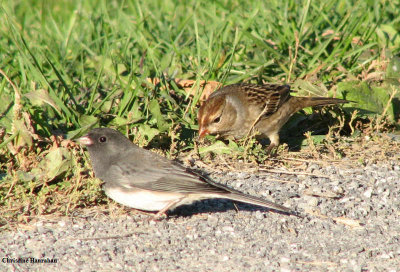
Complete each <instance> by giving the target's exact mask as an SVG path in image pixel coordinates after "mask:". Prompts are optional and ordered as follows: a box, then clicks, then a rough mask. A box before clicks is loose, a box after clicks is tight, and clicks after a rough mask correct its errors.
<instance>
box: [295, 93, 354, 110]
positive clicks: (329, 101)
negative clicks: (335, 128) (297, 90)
mask: <svg viewBox="0 0 400 272" xmlns="http://www.w3.org/2000/svg"><path fill="white" fill-rule="evenodd" d="M290 100H291V101H290V102H291V104H292V105H294V107H292V108H293V110H294V111H293V113H294V112H297V111H299V110H301V109H302V108H306V107H314V106H325V105H335V104H344V103H349V102H352V101H348V100H344V99H339V98H332V97H298V96H292V97H291V99H290Z"/></svg>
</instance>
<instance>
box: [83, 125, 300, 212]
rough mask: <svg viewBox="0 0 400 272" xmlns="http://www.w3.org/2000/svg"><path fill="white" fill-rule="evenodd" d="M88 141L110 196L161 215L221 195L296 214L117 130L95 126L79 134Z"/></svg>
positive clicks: (94, 167)
mask: <svg viewBox="0 0 400 272" xmlns="http://www.w3.org/2000/svg"><path fill="white" fill-rule="evenodd" d="M79 142H80V143H81V144H83V145H85V146H86V147H87V150H88V151H89V157H90V160H91V162H92V166H93V170H94V173H95V176H96V177H97V178H99V179H101V180H102V181H103V182H104V183H103V189H104V191H105V193H106V195H107V196H108V197H110V198H111V199H113V200H114V201H116V202H118V203H120V204H122V205H125V206H128V207H131V208H135V209H138V210H144V211H158V212H157V214H156V217H160V216H162V215H165V214H166V212H167V211H168V210H172V209H174V208H176V207H177V206H180V205H183V204H190V203H192V202H194V201H197V200H202V199H206V198H225V199H231V200H234V201H239V202H245V203H249V204H253V205H258V206H262V207H266V208H268V209H272V210H276V211H279V212H283V213H286V214H293V215H296V212H294V211H291V210H290V209H289V208H287V207H284V206H281V205H279V204H275V203H273V202H271V201H268V200H265V199H261V198H258V197H254V196H251V195H246V194H243V193H241V192H239V191H236V190H234V189H231V188H229V187H227V186H224V185H221V184H218V183H216V182H213V181H211V180H210V179H207V178H205V177H204V176H201V175H200V174H198V173H195V172H192V171H190V170H189V169H187V168H185V167H184V166H182V165H181V164H179V163H177V162H175V161H171V160H168V159H166V158H164V157H162V156H161V155H158V154H156V153H154V152H151V151H148V150H146V149H143V148H140V147H138V146H137V145H135V144H133V143H132V142H131V141H130V140H129V139H128V138H126V137H125V136H124V135H123V134H122V133H120V132H118V131H117V130H113V129H110V128H96V129H93V130H92V131H90V132H89V133H88V134H87V135H85V136H83V137H81V138H79Z"/></svg>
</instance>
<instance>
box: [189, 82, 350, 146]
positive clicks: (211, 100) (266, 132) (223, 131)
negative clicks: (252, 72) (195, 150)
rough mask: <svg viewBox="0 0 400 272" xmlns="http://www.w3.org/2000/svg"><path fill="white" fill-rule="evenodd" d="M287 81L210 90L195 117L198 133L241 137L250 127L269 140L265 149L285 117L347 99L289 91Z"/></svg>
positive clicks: (275, 140) (275, 138)
mask: <svg viewBox="0 0 400 272" xmlns="http://www.w3.org/2000/svg"><path fill="white" fill-rule="evenodd" d="M290 92H291V90H290V86H289V85H278V84H263V85H256V84H247V83H239V84H233V85H228V86H225V87H223V88H221V89H219V90H217V91H215V92H213V93H212V94H211V95H210V96H209V97H208V99H207V100H206V101H205V102H204V103H203V104H202V105H201V107H200V109H199V112H198V115H197V118H198V122H199V136H200V138H202V137H204V136H205V135H207V134H213V135H219V136H221V137H223V138H235V139H240V138H243V137H245V136H247V135H249V133H250V132H251V130H252V129H253V128H254V129H255V131H258V132H259V133H260V134H261V135H260V136H261V137H264V138H266V137H267V138H269V139H270V141H271V144H270V146H269V147H268V150H269V151H270V150H271V149H272V148H274V147H277V146H278V145H279V131H280V129H281V128H282V126H283V125H284V124H285V123H286V122H287V121H288V119H289V118H290V117H291V116H292V115H293V114H294V113H296V112H297V111H299V110H301V109H302V108H305V107H312V106H322V105H330V104H339V103H347V102H350V101H347V100H344V99H338V98H330V97H297V96H291V95H290Z"/></svg>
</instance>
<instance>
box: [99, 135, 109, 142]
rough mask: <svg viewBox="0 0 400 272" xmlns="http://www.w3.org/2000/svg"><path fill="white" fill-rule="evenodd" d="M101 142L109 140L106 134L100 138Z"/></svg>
mask: <svg viewBox="0 0 400 272" xmlns="http://www.w3.org/2000/svg"><path fill="white" fill-rule="evenodd" d="M99 142H100V143H105V142H107V138H106V137H105V136H101V137H100V138H99Z"/></svg>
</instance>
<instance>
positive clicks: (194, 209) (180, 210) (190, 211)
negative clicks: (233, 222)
mask: <svg viewBox="0 0 400 272" xmlns="http://www.w3.org/2000/svg"><path fill="white" fill-rule="evenodd" d="M234 203H235V204H236V206H237V208H238V212H241V211H250V212H255V211H260V212H274V213H279V214H283V215H289V214H288V213H284V212H280V211H275V210H273V209H267V208H264V207H260V206H256V205H251V204H246V203H241V202H236V201H231V200H227V199H206V200H202V201H198V202H195V203H193V204H190V205H182V206H179V207H177V208H176V209H175V210H173V211H169V212H168V217H191V216H193V215H196V214H202V213H223V212H227V211H229V210H236V209H235V205H234Z"/></svg>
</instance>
